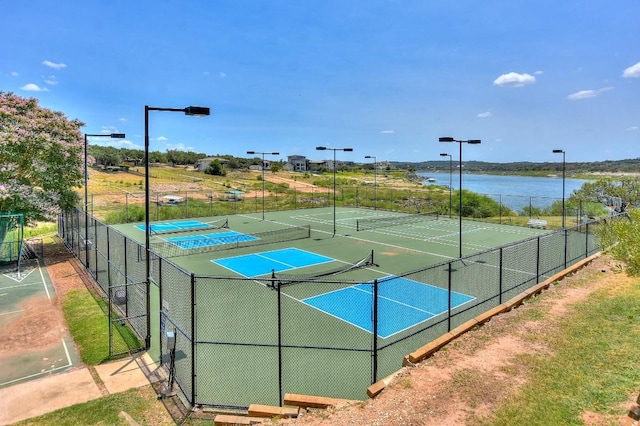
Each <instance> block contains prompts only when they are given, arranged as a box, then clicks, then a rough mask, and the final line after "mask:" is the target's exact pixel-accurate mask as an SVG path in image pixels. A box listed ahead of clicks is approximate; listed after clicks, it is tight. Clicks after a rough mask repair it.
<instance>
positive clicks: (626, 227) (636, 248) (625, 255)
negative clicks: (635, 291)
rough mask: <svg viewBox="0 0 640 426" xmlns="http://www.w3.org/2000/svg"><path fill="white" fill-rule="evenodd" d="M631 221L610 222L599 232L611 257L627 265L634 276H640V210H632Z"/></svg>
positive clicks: (630, 213) (599, 229)
mask: <svg viewBox="0 0 640 426" xmlns="http://www.w3.org/2000/svg"><path fill="white" fill-rule="evenodd" d="M627 214H628V217H629V220H624V219H618V220H614V221H610V222H608V223H606V224H604V225H602V226H600V227H599V228H598V230H597V235H598V237H599V238H600V241H601V243H602V246H603V247H608V248H609V249H608V251H609V252H610V253H611V255H612V256H613V257H614V258H615V259H616V260H619V261H620V262H623V263H625V264H626V265H627V270H628V272H629V273H630V274H632V275H640V210H639V209H630V210H629V211H628V212H627Z"/></svg>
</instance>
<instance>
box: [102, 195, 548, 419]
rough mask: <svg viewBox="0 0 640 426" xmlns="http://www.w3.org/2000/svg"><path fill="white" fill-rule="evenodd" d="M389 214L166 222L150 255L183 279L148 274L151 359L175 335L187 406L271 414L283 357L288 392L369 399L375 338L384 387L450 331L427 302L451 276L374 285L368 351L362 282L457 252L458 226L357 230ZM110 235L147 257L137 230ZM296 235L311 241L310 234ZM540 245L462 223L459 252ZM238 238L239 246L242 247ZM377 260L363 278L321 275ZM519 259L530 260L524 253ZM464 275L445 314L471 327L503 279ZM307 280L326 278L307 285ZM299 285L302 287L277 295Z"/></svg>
mask: <svg viewBox="0 0 640 426" xmlns="http://www.w3.org/2000/svg"><path fill="white" fill-rule="evenodd" d="M334 215H335V216H334ZM388 216H393V217H400V216H403V214H402V213H397V212H388V211H380V210H373V209H358V208H336V209H335V210H334V209H333V208H331V207H329V208H315V209H306V210H294V211H280V212H266V213H265V220H263V219H262V214H261V213H257V214H243V215H232V216H227V217H211V218H198V219H197V220H195V219H193V218H190V219H188V220H185V221H190V222H193V221H195V223H191V224H187V225H185V227H182V226H180V224H176V223H175V222H176V220H175V219H174V220H172V222H174V223H172V224H171V225H170V226H166V227H163V226H160V227H156V228H155V229H168V230H170V231H169V232H154V233H153V234H152V235H151V239H150V243H151V249H152V250H153V251H156V252H158V253H161V252H162V251H164V252H166V253H169V254H171V256H170V257H168V260H169V261H170V262H172V263H174V264H175V265H176V266H177V267H178V268H181V269H183V270H184V271H181V270H178V269H176V268H175V267H173V266H171V265H168V264H164V263H162V264H158V263H157V262H156V261H155V260H154V261H153V262H152V265H151V268H152V270H151V273H152V276H153V277H156V278H154V279H157V280H159V287H158V286H155V285H154V286H152V290H154V291H153V292H152V295H151V306H152V312H151V317H152V321H151V322H152V331H151V334H152V349H153V351H152V352H154V353H157V352H160V354H159V355H158V357H159V356H161V355H162V356H163V359H164V360H165V361H166V350H165V349H164V348H162V343H163V342H164V339H163V336H164V333H165V332H166V331H167V330H175V331H176V332H177V334H176V336H177V338H176V345H177V347H178V349H177V355H176V364H177V367H176V368H177V371H178V373H177V374H178V378H179V379H181V380H182V381H183V382H184V383H186V384H185V393H186V394H187V396H191V394H190V392H192V391H193V392H194V393H195V400H196V401H197V402H198V403H203V404H205V405H206V404H211V405H231V406H236V405H240V406H247V405H248V404H251V403H265V404H278V399H277V397H278V395H279V392H278V381H279V379H278V371H279V367H278V365H279V364H278V363H279V361H278V359H279V357H281V361H282V381H283V383H284V384H283V389H284V391H285V392H290V393H303V394H318V393H320V394H323V395H330V396H335V397H344V398H350V399H365V398H366V388H367V387H368V386H369V385H370V384H371V369H372V366H371V359H372V358H371V356H372V355H371V353H372V352H371V351H372V340H376V341H377V344H378V346H387V348H386V349H384V350H382V351H379V352H378V367H377V370H378V374H382V377H384V376H385V375H388V374H391V373H392V372H393V371H396V370H397V369H398V368H400V367H401V365H402V359H403V357H404V355H406V354H408V353H410V352H412V351H414V350H415V349H417V348H418V347H419V346H421V345H423V344H425V343H427V342H428V341H430V340H432V339H435V338H437V337H438V336H439V335H440V334H442V333H443V332H446V329H443V328H442V327H446V321H445V323H444V325H442V326H437V325H436V324H440V322H441V321H443V319H446V317H447V311H448V309H447V302H446V298H445V299H443V300H440V301H439V302H438V303H435V304H434V300H433V299H436V298H439V299H442V298H443V297H444V296H443V295H446V294H447V292H446V279H445V280H444V284H443V277H446V270H444V271H440V270H434V271H429V272H428V273H427V274H426V275H425V274H423V273H418V274H415V275H412V276H408V277H407V278H406V280H404V282H403V280H400V279H394V280H391V281H388V282H386V283H381V284H380V286H379V287H380V288H379V291H380V292H382V293H383V296H382V297H381V298H380V303H379V306H378V314H379V319H378V321H380V324H379V326H380V327H379V328H378V330H377V333H376V338H375V339H373V329H372V328H371V315H372V301H373V299H374V298H373V295H372V293H371V291H372V290H371V284H370V283H371V282H372V281H373V280H379V281H380V282H384V281H385V278H388V277H395V276H397V275H401V274H405V273H407V272H409V271H416V270H420V269H423V268H427V267H429V266H431V265H437V264H441V263H443V262H447V261H450V260H452V259H454V260H455V259H457V258H458V255H459V249H460V247H459V241H460V234H459V232H458V231H459V222H458V219H457V218H453V219H451V218H449V217H444V216H440V217H433V216H431V217H428V216H425V217H424V218H420V220H417V219H416V216H409V215H405V216H406V218H407V221H406V223H397V224H394V223H389V222H388V221H381V222H379V224H380V225H381V226H379V227H376V228H374V229H368V230H363V231H358V230H357V227H358V223H359V222H360V223H361V224H362V223H364V222H363V221H365V220H368V219H373V218H384V217H388ZM225 219H228V228H227V227H225V228H216V227H215V226H211V227H210V228H207V227H204V226H202V225H201V224H200V223H198V222H203V223H206V222H211V223H212V224H219V223H221V221H222V222H224V220H225ZM334 219H335V222H334ZM401 222H403V221H401ZM158 223H159V222H154V223H153V224H152V226H153V225H157V224H158ZM190 227H193V229H192V230H189V229H190ZM302 227H307V228H302ZM364 227H365V226H361V228H364ZM112 228H115V229H116V230H117V231H119V232H121V233H122V234H124V235H125V236H128V237H130V238H132V239H134V240H136V241H137V242H138V243H140V244H141V245H144V241H145V231H144V227H141V224H139V223H129V224H120V225H114V226H112ZM152 229H153V228H152ZM292 229H293V230H294V231H293V232H292V231H291V230H292ZM296 229H307V231H306V232H307V233H306V234H305V233H304V232H302V233H299V232H298V231H296ZM334 229H335V233H334ZM174 230H175V232H174ZM309 230H310V231H309ZM280 231H282V232H280ZM549 233H550V232H549V231H545V230H540V229H532V228H525V227H516V226H510V225H500V224H488V223H484V222H474V221H467V220H465V221H463V226H462V241H463V254H464V255H465V256H467V255H471V254H474V253H479V252H485V251H487V250H490V249H493V248H495V247H499V246H503V245H506V244H509V243H513V242H517V241H522V240H527V239H531V238H533V237H536V236H539V235H543V234H549ZM216 235H220V236H221V238H216ZM235 236H239V237H238V239H237V243H236V242H234V241H233V238H235ZM247 236H249V237H251V236H253V237H255V238H249V237H247ZM289 236H291V237H293V239H290V238H288V237H289ZM228 238H231V240H229V239H228ZM176 242H177V244H176ZM111 247H112V249H113V245H112V246H111ZM185 247H193V248H185ZM138 250H139V252H138V253H137V255H135V256H137V257H136V258H135V262H137V265H138V266H137V267H142V266H143V265H144V260H143V258H144V251H143V250H142V251H141V250H140V249H138ZM117 251H118V249H116V250H115V252H117ZM372 253H373V259H370V260H371V262H370V263H371V264H369V265H367V266H366V267H362V268H358V269H355V270H351V271H348V272H342V273H336V274H330V273H329V274H328V272H332V271H339V270H342V269H345V268H349V267H350V266H351V265H353V264H356V263H357V262H359V261H361V260H364V259H366V258H367V257H370V256H371V254H372ZM127 256H132V254H131V253H130V252H128V254H127ZM525 257H528V258H530V254H529V253H528V252H526V253H525ZM460 266H464V268H460V272H458V274H464V276H465V277H467V278H464V277H462V278H463V280H462V281H461V282H462V285H460V287H459V288H457V289H455V290H456V291H458V294H457V295H456V297H459V298H460V301H459V302H456V301H454V302H453V303H452V304H451V312H452V313H455V312H459V311H460V310H462V309H465V310H467V311H465V312H466V313H465V318H466V317H472V316H473V315H474V313H475V315H477V314H479V313H480V312H482V311H483V309H486V307H485V306H483V305H482V301H483V300H486V299H487V297H490V296H488V295H489V294H491V295H494V294H497V292H498V289H497V288H496V287H495V285H494V284H490V285H489V286H487V284H486V283H495V282H496V278H497V276H496V274H497V273H498V272H497V268H496V267H494V266H492V265H490V264H488V263H487V262H485V261H482V259H479V260H478V261H475V260H474V261H471V262H469V263H466V264H465V265H460ZM156 268H157V269H156ZM463 269H464V270H463ZM452 270H455V269H452ZM185 272H187V273H185ZM190 274H193V281H192V277H191V276H190ZM273 274H275V275H273ZM510 274H511V275H510V277H511V276H512V275H518V276H519V277H522V280H523V281H526V280H528V279H530V275H531V273H530V272H527V271H525V270H522V271H520V270H516V269H513V270H511V271H510ZM274 276H275V278H273V277H274ZM313 276H323V277H322V279H318V280H314V279H309V277H313ZM297 277H302V278H301V279H300V281H302V282H297V283H293V284H290V285H286V284H289V281H291V280H293V281H297V280H296V278H297ZM436 281H438V282H436ZM279 284H282V285H284V286H283V287H282V292H281V294H282V297H281V298H280V300H279V297H278V295H279V294H280V293H279V292H278V291H275V290H274V289H273V286H274V285H275V286H276V287H277V286H278V285H279ZM426 286H431V287H430V289H424V287H426ZM418 287H420V288H423V289H424V290H427V291H422V292H420V293H416V295H413V293H412V292H413V290H412V288H418ZM435 287H439V289H436V288H435ZM443 288H444V289H445V291H444V292H443V291H442V289H443ZM156 289H157V290H159V292H158V291H155V290H156ZM160 299H161V300H160ZM411 299H416V300H415V302H416V303H415V305H414V306H409V305H410V303H409V302H410V301H412V300H411ZM478 301H479V302H480V304H478V305H477V306H476V305H475V304H476V303H478ZM278 306H280V307H281V313H280V315H281V317H280V318H279V313H278ZM469 306H471V307H469ZM158 309H161V312H160V313H158V312H157V310H158ZM476 312H477V313H476ZM158 315H159V316H158ZM396 317H402V321H398V318H396ZM430 325H434V327H430ZM158 333H159V334H160V336H159V338H158V336H157V334H158ZM192 333H193V334H192ZM279 338H280V339H281V340H279ZM157 345H160V349H157ZM280 345H282V346H280ZM279 347H282V348H283V349H282V350H281V351H280V352H279V351H278V348H279ZM193 351H195V352H193ZM194 365H195V374H194V375H193V379H191V377H190V375H191V372H192V371H194V370H192V369H193V368H194ZM191 380H193V382H192V383H191ZM194 389H195V391H194Z"/></svg>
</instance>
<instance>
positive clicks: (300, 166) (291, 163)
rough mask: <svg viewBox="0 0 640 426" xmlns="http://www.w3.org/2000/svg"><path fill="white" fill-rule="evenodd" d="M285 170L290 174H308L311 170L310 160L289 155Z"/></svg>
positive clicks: (301, 156)
mask: <svg viewBox="0 0 640 426" xmlns="http://www.w3.org/2000/svg"><path fill="white" fill-rule="evenodd" d="M284 169H285V170H288V171H290V172H306V171H308V170H309V160H307V157H305V156H304V155H289V156H287V164H285V165H284Z"/></svg>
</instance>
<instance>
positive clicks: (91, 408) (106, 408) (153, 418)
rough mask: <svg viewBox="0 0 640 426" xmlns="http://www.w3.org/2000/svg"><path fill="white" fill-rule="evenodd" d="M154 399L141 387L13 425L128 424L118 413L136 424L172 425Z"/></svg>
mask: <svg viewBox="0 0 640 426" xmlns="http://www.w3.org/2000/svg"><path fill="white" fill-rule="evenodd" d="M156 399H157V398H156V393H155V392H154V391H153V388H152V387H151V386H145V387H143V388H137V389H130V390H128V391H125V392H121V393H117V394H112V395H108V396H104V397H102V398H99V399H96V400H93V401H89V402H86V403H84V404H77V405H74V406H72V407H68V408H63V409H60V410H57V411H53V412H51V413H48V414H45V415H43V416H40V417H34V418H32V419H29V420H24V421H22V422H18V423H15V424H16V425H21V426H25V425H56V426H76V425H78V426H79V425H129V422H127V421H126V420H125V419H124V418H122V417H120V412H121V411H124V412H125V413H127V414H128V415H130V416H131V417H132V418H133V420H135V421H136V422H137V423H139V424H148V425H151V424H152V425H173V424H175V423H174V422H173V420H172V418H171V416H169V414H168V413H167V411H166V410H165V408H164V406H163V405H162V402H160V401H157V400H156Z"/></svg>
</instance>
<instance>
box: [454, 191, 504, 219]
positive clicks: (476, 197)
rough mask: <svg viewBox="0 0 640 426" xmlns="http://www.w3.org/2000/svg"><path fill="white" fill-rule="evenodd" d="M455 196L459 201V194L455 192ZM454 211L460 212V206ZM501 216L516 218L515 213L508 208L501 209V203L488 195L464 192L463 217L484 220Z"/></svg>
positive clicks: (456, 206) (455, 207)
mask: <svg viewBox="0 0 640 426" xmlns="http://www.w3.org/2000/svg"><path fill="white" fill-rule="evenodd" d="M454 194H455V195H454V197H453V198H454V199H458V197H459V196H460V195H459V192H458V191H455V192H454ZM453 210H454V211H455V212H458V205H455V206H453ZM500 215H502V216H514V215H515V213H513V211H512V210H510V209H509V208H508V207H506V206H502V208H501V207H500V203H498V202H497V201H496V200H494V199H493V198H491V197H489V196H487V195H482V194H478V193H476V192H473V191H469V190H466V189H463V190H462V216H466V217H476V218H483V217H492V216H500Z"/></svg>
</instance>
